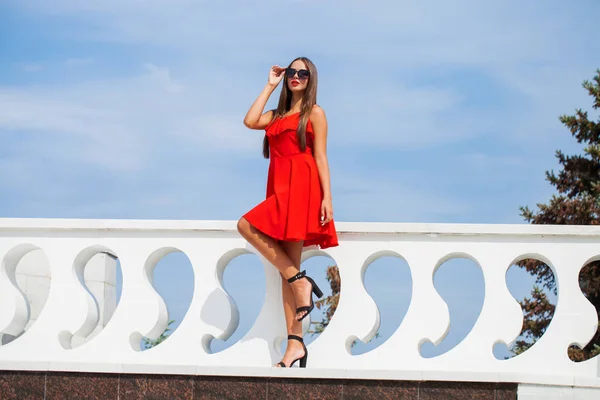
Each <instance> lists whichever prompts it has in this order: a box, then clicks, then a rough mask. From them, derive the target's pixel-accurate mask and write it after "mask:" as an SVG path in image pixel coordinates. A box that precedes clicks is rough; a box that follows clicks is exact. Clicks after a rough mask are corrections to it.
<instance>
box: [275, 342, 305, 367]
mask: <svg viewBox="0 0 600 400" xmlns="http://www.w3.org/2000/svg"><path fill="white" fill-rule="evenodd" d="M290 339H293V340H297V341H299V342H300V343H302V347H303V348H304V355H303V356H302V357H300V358H296V359H295V360H294V361H292V363H291V364H290V366H289V367H288V366H287V365H285V364H284V363H283V361H279V362H278V363H277V365H279V366H280V367H282V368H291V367H293V366H294V363H295V362H296V361H300V368H306V360H308V350H307V349H306V346H305V345H304V340H303V339H302V338H301V337H300V336H296V335H288V340H290Z"/></svg>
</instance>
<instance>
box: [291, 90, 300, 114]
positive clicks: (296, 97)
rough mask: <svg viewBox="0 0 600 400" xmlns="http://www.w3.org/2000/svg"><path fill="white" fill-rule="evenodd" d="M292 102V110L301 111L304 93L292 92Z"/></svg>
mask: <svg viewBox="0 0 600 400" xmlns="http://www.w3.org/2000/svg"><path fill="white" fill-rule="evenodd" d="M290 103H291V104H290V111H300V107H301V106H302V95H301V94H296V93H294V94H292V101H291V102H290Z"/></svg>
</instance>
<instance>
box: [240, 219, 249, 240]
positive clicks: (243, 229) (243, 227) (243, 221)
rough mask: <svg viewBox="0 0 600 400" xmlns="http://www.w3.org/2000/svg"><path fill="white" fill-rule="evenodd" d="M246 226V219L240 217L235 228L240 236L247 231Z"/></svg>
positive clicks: (247, 224)
mask: <svg viewBox="0 0 600 400" xmlns="http://www.w3.org/2000/svg"><path fill="white" fill-rule="evenodd" d="M248 226H249V223H248V220H247V219H246V218H244V217H242V218H240V219H239V220H238V222H237V230H238V232H239V233H240V234H241V235H242V236H243V235H244V234H245V233H246V232H248Z"/></svg>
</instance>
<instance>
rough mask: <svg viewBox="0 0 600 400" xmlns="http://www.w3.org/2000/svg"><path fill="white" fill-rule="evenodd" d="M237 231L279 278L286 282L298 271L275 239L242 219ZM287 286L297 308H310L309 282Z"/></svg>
mask: <svg viewBox="0 0 600 400" xmlns="http://www.w3.org/2000/svg"><path fill="white" fill-rule="evenodd" d="M237 229H238V232H239V233H240V234H241V235H242V236H243V237H244V239H246V240H247V241H248V243H250V244H251V245H252V246H254V248H255V249H256V250H258V252H259V253H260V254H262V256H263V257H264V258H266V259H267V261H269V262H270V263H271V264H273V265H274V266H275V268H277V269H278V270H279V273H280V274H281V276H283V277H284V278H285V279H286V280H287V279H289V278H291V277H292V276H294V275H296V274H297V273H298V272H299V271H300V270H299V265H298V266H297V265H296V264H295V263H294V262H293V261H292V259H290V257H289V256H288V255H287V253H286V252H285V251H284V250H283V247H281V245H280V244H279V243H278V242H277V241H276V240H275V239H273V238H272V237H270V236H268V235H265V234H264V233H262V232H261V231H259V230H258V229H256V228H255V227H254V226H253V225H252V224H250V222H248V220H247V219H246V218H243V217H242V218H241V219H240V220H239V221H238V224H237ZM286 283H287V282H286ZM288 285H289V287H290V288H291V290H292V292H293V294H294V298H295V299H296V305H297V306H298V307H303V306H310V300H311V296H312V293H311V285H310V282H308V280H307V279H298V280H296V281H294V282H293V283H291V284H288ZM294 312H295V310H294ZM304 314H306V311H302V312H299V313H297V314H296V318H297V319H299V318H301V317H302V316H303V315H304Z"/></svg>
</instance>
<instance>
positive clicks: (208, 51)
mask: <svg viewBox="0 0 600 400" xmlns="http://www.w3.org/2000/svg"><path fill="white" fill-rule="evenodd" d="M599 13H600V4H598V3H597V2H596V1H592V0H588V1H583V0H582V1H580V2H577V5H576V6H575V5H572V6H571V5H569V4H567V3H565V2H559V1H554V0H553V1H546V2H544V3H537V2H536V3H523V2H517V1H505V2H496V3H493V4H490V3H483V2H478V1H454V2H445V1H441V0H436V1H434V0H428V1H377V0H375V1H371V2H368V3H365V2H359V1H354V0H350V1H345V2H317V1H312V0H305V1H289V2H284V3H282V2H276V1H272V0H263V1H260V2H247V1H242V0H226V1H214V2H200V1H192V0H170V1H165V0H163V1H160V0H146V1H144V0H138V1H116V0H103V1H99V0H89V1H86V2H80V1H76V0H52V1H49V0H30V1H27V2H23V1H13V0H6V1H4V2H2V3H0V35H2V37H3V38H5V40H3V41H2V44H0V106H1V110H2V112H0V135H2V143H3V146H2V147H1V148H0V185H1V186H2V188H3V191H2V192H3V195H2V196H1V198H0V210H2V216H5V217H68V218H144V219H146V218H147V219H164V218H168V219H226V220H234V219H237V218H238V217H239V216H240V215H242V214H243V213H244V212H245V211H246V210H248V209H249V208H251V207H252V206H253V205H254V204H256V203H257V202H259V201H261V200H262V198H263V196H264V187H265V173H266V168H267V162H266V161H265V160H263V159H261V155H260V152H261V150H260V146H261V140H262V135H261V133H260V132H256V131H249V130H247V129H246V128H245V127H244V126H243V124H242V123H241V121H242V119H243V117H244V114H245V112H246V111H247V109H248V107H249V106H250V104H251V103H252V102H253V100H254V99H255V97H256V96H257V95H258V93H259V91H260V90H261V88H262V87H263V85H264V83H265V81H266V77H267V73H268V68H269V67H270V66H271V65H273V64H281V65H284V64H287V63H288V62H289V61H290V60H291V59H293V58H294V57H296V56H298V55H306V56H308V57H309V58H311V59H312V60H313V61H314V62H315V63H316V65H317V67H318V69H319V76H320V86H319V98H318V101H319V104H320V105H321V106H322V107H323V108H324V109H325V111H326V113H327V116H328V121H329V148H328V151H329V159H330V166H331V179H332V191H333V199H334V209H335V215H336V219H337V220H338V221H389V222H457V223H459V222H475V223H522V222H523V221H522V219H521V217H520V216H519V210H518V207H519V206H520V205H531V206H533V205H535V204H536V203H537V202H543V201H545V200H546V199H548V198H549V197H550V195H551V194H552V188H551V187H550V186H549V185H548V184H547V183H546V182H545V181H544V171H545V170H546V169H551V168H556V161H555V158H554V151H555V150H556V149H558V148H560V149H563V150H565V151H566V152H568V153H569V152H576V151H579V150H580V148H579V147H578V146H577V144H576V143H575V141H574V140H573V139H572V138H571V136H570V134H569V133H568V131H567V130H566V129H565V128H564V127H563V126H562V125H561V124H560V122H559V121H558V116H559V115H560V114H563V113H571V112H573V110H574V109H576V108H578V107H581V108H584V109H588V110H590V109H591V102H590V100H589V98H588V96H587V95H586V93H585V92H584V91H583V90H582V89H581V83H582V81H583V80H584V79H590V78H591V77H592V76H593V75H594V73H595V69H596V68H598V67H600V54H599V53H598V52H597V51H592V50H593V49H595V48H596V45H597V43H596V41H595V39H594V38H595V37H596V35H597V32H596V29H595V26H596V23H597V21H596V18H595V16H597V15H598V14H599ZM6 39H8V40H6ZM275 100H276V99H273V100H272V101H271V102H270V104H269V106H271V107H272V106H274V105H275ZM174 260H175V258H174ZM239 262H240V263H241V261H239ZM320 262H321V265H322V266H325V265H326V264H327V262H326V261H325V260H322V261H320ZM166 263H168V260H165V264H166ZM173 264H177V265H180V264H181V262H179V261H177V262H175V261H173ZM387 265H388V264H386V262H384V261H383V260H382V261H381V266H380V267H379V266H378V267H377V268H375V267H374V268H373V271H372V272H369V273H368V275H367V285H369V284H370V283H369V282H372V286H373V288H380V290H381V293H388V292H386V290H387V289H385V288H386V286H385V285H386V284H387V285H389V283H386V281H387V282H389V280H386V279H385V278H386V276H387V274H389V273H392V272H394V273H398V274H399V275H398V276H399V279H400V277H401V275H402V274H401V273H399V272H398V268H396V269H394V268H392V267H389V266H387ZM390 265H391V264H390ZM461 265H462V264H461ZM162 268H163V267H162V266H161V267H160V268H159V270H157V274H159V273H160V271H161V270H162ZM173 268H175V267H173ZM182 268H183V267H182ZM236 268H237V267H236ZM386 268H387V269H386ZM456 268H458V269H457V270H456V273H449V274H447V275H444V279H441V280H440V282H442V281H443V282H446V283H443V282H442V283H440V285H444V284H446V285H447V286H448V287H449V288H455V290H450V291H449V293H448V296H450V297H452V296H453V293H454V296H455V298H459V297H460V295H461V293H460V292H461V290H460V288H459V286H458V285H459V283H460V282H463V281H464V279H463V278H464V277H463V273H462V272H460V273H459V269H460V268H466V269H468V267H462V266H456ZM449 269H450V267H449ZM183 270H185V268H183ZM249 270H251V268H248V269H246V270H244V268H241V267H240V272H239V274H237V275H235V276H234V275H231V276H229V278H227V279H231V288H230V289H231V291H232V292H236V291H238V289H239V294H238V295H239V296H242V297H243V296H247V298H248V299H254V301H255V303H256V302H259V299H257V296H259V295H258V294H257V293H256V292H253V291H252V290H245V289H244V288H242V287H241V286H239V283H237V285H236V281H235V278H236V277H241V276H246V275H250V273H249V272H248V271H249ZM252 270H254V269H252ZM187 271H188V272H187V273H188V274H189V273H190V272H189V268H188V270H187ZM232 271H233V269H232ZM377 271H380V272H377ZM386 271H387V272H386ZM461 271H462V270H461ZM465 271H466V270H465ZM463 272H464V271H463ZM476 272H477V271H475V273H474V274H472V275H473V276H471V275H468V274H467V275H468V276H469V277H470V278H469V279H471V281H469V280H467V281H468V282H479V284H480V286H481V287H482V282H481V281H480V280H479V281H477V274H476ZM464 273H466V272H464ZM370 274H372V275H370ZM517 275H518V274H517ZM517 275H515V278H514V284H515V285H516V287H518V288H520V289H519V290H521V292H522V293H523V294H525V293H526V292H527V290H526V287H527V285H529V283H530V282H529V281H528V280H526V279H521V278H518V277H517ZM163 276H165V278H166V275H163ZM178 276H179V277H185V273H183V272H182V274H179V275H178ZM254 276H257V275H256V274H255V275H254ZM258 278H260V275H258ZM178 279H180V280H178ZM240 279H241V278H240ZM437 279H438V276H436V280H437ZM259 280H260V279H259ZM157 281H164V282H165V283H164V285H165V287H166V289H164V291H165V292H164V293H165V297H169V303H170V308H171V309H172V310H179V311H173V313H174V314H176V315H179V316H180V317H181V316H182V315H183V312H184V311H185V307H183V306H182V304H184V303H185V300H182V298H180V297H177V296H178V295H179V290H177V288H178V287H180V285H182V284H183V283H184V282H185V281H186V279H185V278H169V279H167V280H165V279H159V278H158V277H157ZM157 285H158V284H157ZM407 287H409V285H408V284H407ZM169 288H170V289H169ZM159 290H163V289H160V288H159ZM373 290H375V289H373ZM390 290H392V289H391V288H390ZM244 293H245V294H244ZM373 296H374V297H376V295H375V294H374V295H373ZM381 296H382V297H381V299H382V300H381V302H380V303H381V304H380V308H382V314H383V315H384V316H383V318H382V320H383V322H382V323H385V318H386V317H385V315H386V314H385V312H384V310H385V309H388V310H392V311H393V312H395V313H396V314H398V313H399V311H397V307H396V306H392V304H393V302H392V301H390V300H388V302H387V303H386V301H385V299H384V296H383V295H381ZM388 297H389V296H388ZM480 297H481V296H480ZM463 300H464V299H463ZM463 300H460V301H463ZM240 301H241V298H240ZM448 301H451V300H448ZM470 303H472V302H470V301H468V300H464V302H463V303H460V302H459V304H470ZM386 304H387V306H386ZM386 307H387V308H386ZM458 309H462V308H461V307H460V306H458ZM181 310H183V311H181ZM394 310H395V311H394ZM392 311H389V312H390V313H393V312H392ZM242 313H244V311H243V310H242ZM456 313H457V314H456V315H459V314H460V312H459V311H456ZM396 314H394V315H396ZM390 315H391V314H390ZM396 316H397V315H396ZM390 318H391V317H390ZM465 318H466V317H465ZM465 318H463V319H462V320H460V321H463V320H464V321H466V320H467V319H468V318H466V319H465ZM464 321H463V322H464ZM248 323H249V322H248ZM461 323H462V322H461ZM465 323H466V322H465ZM467 325H468V324H467ZM461 326H462V325H461Z"/></svg>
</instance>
